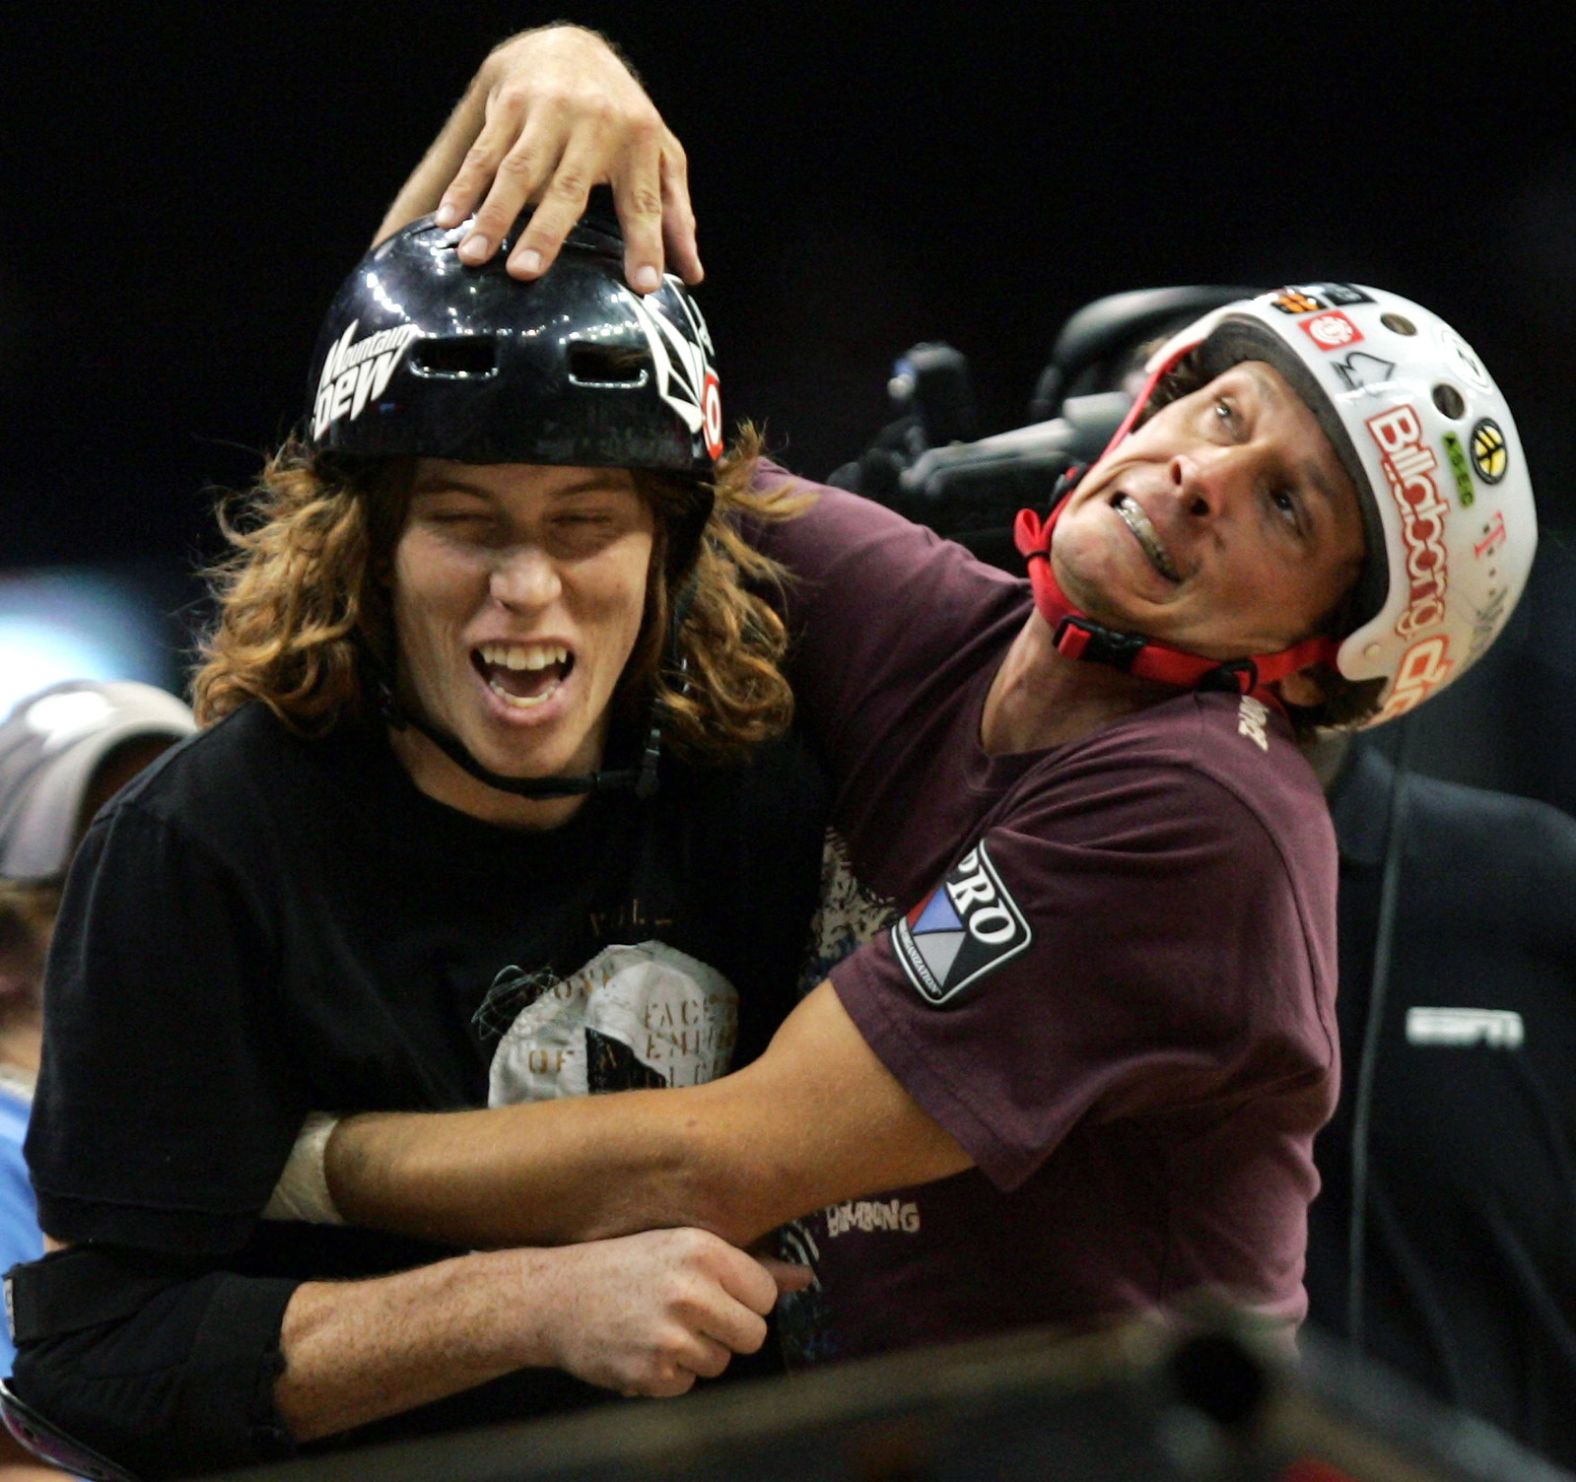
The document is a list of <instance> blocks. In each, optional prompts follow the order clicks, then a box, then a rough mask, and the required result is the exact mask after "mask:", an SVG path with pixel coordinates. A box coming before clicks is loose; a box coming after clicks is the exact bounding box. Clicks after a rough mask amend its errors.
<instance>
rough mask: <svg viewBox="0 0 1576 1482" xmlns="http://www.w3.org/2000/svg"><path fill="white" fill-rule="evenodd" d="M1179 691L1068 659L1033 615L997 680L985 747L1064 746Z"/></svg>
mask: <svg viewBox="0 0 1576 1482" xmlns="http://www.w3.org/2000/svg"><path fill="white" fill-rule="evenodd" d="M1178 693H1180V692H1179V691H1178V690H1176V689H1175V688H1174V687H1173V686H1171V685H1166V684H1159V683H1156V682H1155V681H1153V680H1145V679H1135V678H1134V677H1133V676H1132V675H1131V674H1124V673H1123V672H1122V671H1121V670H1120V669H1113V668H1111V667H1110V666H1109V665H1107V664H1093V663H1084V662H1081V661H1080V660H1077V659H1069V658H1067V657H1065V656H1064V655H1062V654H1060V653H1058V652H1057V651H1056V646H1055V643H1054V642H1053V641H1052V634H1051V628H1050V624H1048V623H1047V622H1046V621H1045V619H1044V618H1043V617H1041V616H1040V614H1039V613H1038V612H1031V613H1030V615H1029V619H1028V621H1027V622H1026V623H1025V624H1024V625H1023V628H1022V629H1021V630H1020V632H1019V633H1018V636H1017V637H1016V638H1015V639H1013V642H1012V647H1011V648H1010V649H1008V650H1007V655H1006V657H1005V658H1004V659H1003V660H1002V662H1001V667H1000V668H999V669H998V670H997V671H996V677H995V679H993V680H992V681H991V687H990V692H989V693H988V694H987V695H986V697H985V711H984V715H983V717H982V719H981V722H980V744H981V745H982V746H983V747H984V748H985V750H986V752H987V753H989V754H990V755H991V756H1001V755H1005V754H1007V753H1010V752H1017V751H1040V750H1044V749H1045V748H1046V747H1049V746H1060V745H1063V744H1064V743H1066V742H1068V741H1077V740H1080V739H1081V738H1082V737H1084V736H1087V735H1090V734H1091V733H1092V732H1094V731H1097V730H1099V729H1100V728H1101V727H1102V726H1106V725H1109V724H1110V723H1111V722H1112V721H1114V720H1120V719H1121V718H1122V717H1123V716H1125V715H1131V714H1133V713H1134V712H1135V711H1138V710H1143V709H1146V708H1147V707H1148V706H1150V705H1155V704H1158V703H1159V702H1160V701H1162V700H1169V699H1172V698H1173V697H1175V696H1176V695H1177V694H1178Z"/></svg>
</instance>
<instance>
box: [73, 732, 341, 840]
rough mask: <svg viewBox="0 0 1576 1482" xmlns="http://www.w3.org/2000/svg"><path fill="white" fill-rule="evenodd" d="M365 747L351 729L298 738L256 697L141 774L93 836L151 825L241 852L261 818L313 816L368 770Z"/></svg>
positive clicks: (99, 818) (121, 794)
mask: <svg viewBox="0 0 1576 1482" xmlns="http://www.w3.org/2000/svg"><path fill="white" fill-rule="evenodd" d="M366 751H367V748H366V745H365V743H364V741H361V740H359V739H358V738H356V737H354V736H352V735H351V734H350V733H349V731H348V730H347V729H346V728H341V730H340V731H336V732H334V733H332V734H331V735H330V736H328V737H326V738H323V739H320V740H319V739H311V738H308V737H304V736H300V735H297V734H295V733H294V732H292V731H290V730H289V729H288V728H287V727H286V726H285V725H284V724H283V722H281V721H280V720H279V719H278V718H277V717H276V716H275V715H274V714H273V713H272V712H271V711H270V710H268V708H267V707H266V706H264V705H262V704H260V703H257V702H252V703H249V704H246V705H243V706H242V707H241V708H240V709H238V710H236V711H233V712H232V713H231V714H230V715H228V716H226V717H225V718H224V719H222V720H220V721H216V722H215V723H214V724H212V725H210V726H208V727H207V728H205V729H204V730H202V731H199V732H198V733H197V734H196V735H195V736H192V737H189V738H188V739H187V740H185V741H183V742H181V743H180V744H179V745H178V746H175V747H172V748H171V749H170V750H169V751H167V752H166V753H165V754H164V755H163V756H161V757H160V758H159V759H158V760H157V761H155V762H154V763H153V765H152V766H150V767H148V768H147V769H146V770H145V771H143V772H141V773H139V774H138V775H137V776H136V777H135V778H133V779H132V781H131V782H130V783H129V784H128V785H127V786H126V787H125V788H123V789H122V790H121V791H120V792H119V793H117V794H116V795H115V797H114V798H113V799H111V801H110V802H109V803H108V804H107V805H106V806H105V808H104V809H103V810H102V811H101V812H100V813H99V815H98V816H97V818H96V819H95V820H94V822H93V826H92V828H91V830H90V832H89V837H90V838H91V837H92V836H93V835H96V834H102V833H104V832H105V831H106V830H107V831H114V830H116V829H127V830H129V831H132V832H135V831H136V830H138V829H139V828H149V827H151V828H154V829H157V830H159V831H161V832H169V833H174V834H181V835H185V836H186V837H187V838H188V839H190V840H194V841H198V842H200V843H202V844H203V845H205V846H207V847H208V848H211V849H219V850H222V849H223V848H224V845H225V843H226V841H231V842H233V843H235V845H236V846H237V847H238V848H241V849H242V850H243V851H244V850H246V849H247V848H248V847H249V843H250V841H251V839H252V838H254V837H255V831H256V830H257V829H259V828H260V827H261V826H262V821H263V820H278V821H280V822H283V821H284V820H287V819H289V818H290V817H292V816H293V815H301V816H304V817H313V816H316V815H318V814H319V813H321V811H322V810H323V809H324V808H325V807H327V806H329V805H330V804H332V803H333V802H334V801H335V800H336V799H338V798H340V797H342V796H343V795H344V782H345V780H346V779H347V778H348V777H350V776H352V775H355V774H356V772H357V771H358V769H359V770H360V771H362V772H363V773H364V771H365V767H366V755H365V754H366ZM358 756H359V757H361V758H362V760H361V761H360V762H359V763H358V762H357V760H356V758H357V757H358Z"/></svg>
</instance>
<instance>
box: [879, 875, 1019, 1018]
mask: <svg viewBox="0 0 1576 1482" xmlns="http://www.w3.org/2000/svg"><path fill="white" fill-rule="evenodd" d="M1032 939H1033V934H1032V933H1031V932H1030V930H1029V923H1028V922H1027V921H1025V920H1024V919H1023V912H1022V911H1020V910H1019V909H1018V906H1017V902H1015V901H1014V900H1013V898H1012V896H1011V895H1010V894H1008V892H1007V887H1006V886H1005V885H1003V884H1002V880H1001V876H1000V875H998V874H997V873H996V867H995V865H993V864H992V863H991V860H990V856H989V855H988V854H987V853H986V852H985V846H984V845H983V844H979V845H977V846H976V847H975V848H973V849H971V850H970V851H969V852H968V853H967V854H965V855H964V856H963V858H962V859H960V860H959V861H958V862H957V863H956V864H955V865H953V867H952V868H951V870H949V871H948V873H947V877H946V879H945V880H943V881H942V882H941V884H940V885H938V886H937V887H936V888H935V889H934V890H933V891H931V892H930V894H929V895H928V896H926V897H925V899H924V900H922V901H921V902H920V903H919V904H918V905H917V906H915V907H914V909H913V910H912V911H910V912H909V913H908V915H907V916H905V917H904V918H903V920H901V921H899V922H898V923H897V925H896V926H894V927H893V928H892V946H893V948H894V949H895V950H896V952H897V960H898V961H899V962H900V963H902V964H903V971H904V972H905V973H906V974H907V975H908V980H909V982H911V983H912V984H913V985H914V987H915V988H916V989H917V990H918V991H919V996H920V997H921V998H923V999H924V1000H925V1002H926V1003H929V1004H934V1005H937V1006H939V1005H941V1004H944V1003H947V1002H948V1001H949V1000H951V999H953V998H956V997H957V995H958V994H959V993H961V992H962V991H963V990H964V989H965V988H967V987H968V986H969V984H970V983H973V982H976V981H978V980H979V979H980V978H982V977H984V976H985V974H986V973H988V972H992V971H994V970H995V969H996V968H998V967H1000V966H1001V965H1002V963H1004V962H1007V961H1009V960H1010V959H1012V958H1014V957H1016V956H1017V955H1018V954H1019V953H1020V952H1021V951H1023V949H1024V948H1025V947H1027V946H1028V945H1029V943H1030V941H1031V940H1032Z"/></svg>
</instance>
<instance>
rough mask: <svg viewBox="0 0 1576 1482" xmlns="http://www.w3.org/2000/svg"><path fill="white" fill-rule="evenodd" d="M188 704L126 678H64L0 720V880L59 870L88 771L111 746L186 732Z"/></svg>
mask: <svg viewBox="0 0 1576 1482" xmlns="http://www.w3.org/2000/svg"><path fill="white" fill-rule="evenodd" d="M196 729H197V722H196V720H195V719H194V718H193V716H192V712H191V709H190V707H189V706H187V705H186V704H185V702H184V701H181V700H178V699H177V698H176V697H175V696H174V695H172V694H169V693H168V692H167V691H165V690H161V689H157V688H155V687H154V686H153V685H151V684H139V683H137V682H136V681H134V680H114V681H110V682H108V683H100V682H98V681H96V680H86V679H68V680H66V681H64V682H63V683H61V684H52V685H50V686H49V688H48V689H43V690H39V691H38V692H37V693H36V694H32V695H28V696H27V697H26V698H25V699H22V700H19V701H18V702H17V704H16V706H15V708H14V709H13V710H12V711H11V713H10V714H9V715H8V716H6V718H5V720H4V721H0V879H7V880H47V879H52V878H54V877H55V876H57V875H61V874H64V873H65V869H66V866H67V864H68V863H70V858H71V850H72V845H73V843H74V841H75V838H76V831H77V823H78V819H79V816H80V814H81V812H82V804H83V800H84V798H85V797H86V796H87V792H88V788H89V787H90V786H91V785H92V782H93V774H94V772H95V771H96V770H97V769H98V766H99V763H100V762H102V761H103V760H104V759H105V758H106V757H107V756H108V755H109V754H110V752H112V751H113V750H114V749H115V748H116V747H117V746H120V745H122V744H123V743H125V742H127V741H135V740H140V739H142V738H144V737H150V736H168V737H170V738H171V739H172V740H179V739H181V738H182V737H185V736H189V735H191V734H192V733H193V732H194V731H195V730H196Z"/></svg>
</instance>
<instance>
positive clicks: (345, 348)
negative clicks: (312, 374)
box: [312, 319, 421, 440]
mask: <svg viewBox="0 0 1576 1482" xmlns="http://www.w3.org/2000/svg"><path fill="white" fill-rule="evenodd" d="M360 323H361V321H360V320H359V319H352V320H351V321H350V326H349V328H348V329H346V330H345V332H344V334H342V335H341V336H340V337H339V339H337V340H336V341H335V342H334V344H333V346H332V347H331V348H330V350H329V352H328V357H327V359H325V360H324V361H323V374H322V376H321V377H320V378H319V380H318V385H317V400H316V401H315V403H314V404H313V408H312V436H313V438H314V439H317V440H321V438H322V436H323V434H324V433H325V432H326V431H327V430H328V428H329V427H330V426H331V425H332V424H333V423H335V422H337V421H339V419H340V418H341V417H347V418H348V419H349V420H350V421H352V422H353V421H355V419H356V418H357V417H359V416H360V415H361V413H362V411H363V410H364V409H365V408H366V405H367V403H368V402H369V401H376V400H377V399H378V397H380V396H382V395H383V393H384V392H385V391H386V390H387V389H388V384H389V378H390V377H391V376H393V374H394V368H395V366H397V365H398V364H399V362H400V357H401V356H402V355H403V354H404V353H405V351H406V350H407V349H409V348H410V342H411V341H412V340H414V339H418V338H420V336H421V330H420V329H418V328H417V327H416V326H415V325H414V324H399V325H396V326H395V327H394V328H392V329H380V330H378V331H377V332H376V333H375V334H369V335H366V336H364V337H363V338H361V339H359V340H356V339H355V338H354V337H355V333H356V330H357V328H358V327H359V326H360Z"/></svg>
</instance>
